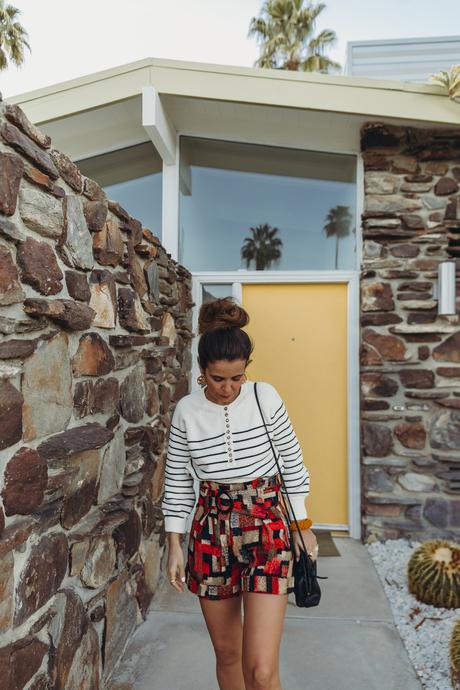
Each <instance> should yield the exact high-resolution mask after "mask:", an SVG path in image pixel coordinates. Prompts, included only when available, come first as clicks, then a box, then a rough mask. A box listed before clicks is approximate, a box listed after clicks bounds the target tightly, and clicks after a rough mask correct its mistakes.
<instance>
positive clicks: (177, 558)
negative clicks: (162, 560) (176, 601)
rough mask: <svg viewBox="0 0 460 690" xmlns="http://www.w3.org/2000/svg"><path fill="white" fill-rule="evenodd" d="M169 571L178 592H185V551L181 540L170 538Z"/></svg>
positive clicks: (171, 581) (170, 578) (170, 579)
mask: <svg viewBox="0 0 460 690" xmlns="http://www.w3.org/2000/svg"><path fill="white" fill-rule="evenodd" d="M167 572H168V577H169V581H170V583H171V585H172V586H173V587H174V589H177V591H178V592H183V591H184V589H185V584H184V582H185V568H184V553H183V551H182V546H181V544H180V542H179V541H176V540H174V541H173V540H170V542H169V553H168V567H167ZM182 578H183V579H182Z"/></svg>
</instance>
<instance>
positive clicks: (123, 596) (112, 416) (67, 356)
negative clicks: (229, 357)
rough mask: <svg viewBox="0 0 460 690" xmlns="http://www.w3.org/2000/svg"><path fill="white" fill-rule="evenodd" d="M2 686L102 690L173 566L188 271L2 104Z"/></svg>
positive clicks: (187, 363)
mask: <svg viewBox="0 0 460 690" xmlns="http://www.w3.org/2000/svg"><path fill="white" fill-rule="evenodd" d="M0 305H1V314H0V332H1V334H2V339H1V343H0V372H1V376H0V469H1V473H2V486H1V497H2V506H0V554H1V559H0V581H1V592H2V606H1V608H0V665H1V668H2V686H3V687H5V688H8V689H9V690H16V689H17V690H19V689H20V688H23V687H24V686H25V685H26V684H27V683H31V684H30V686H28V687H33V688H37V689H38V688H45V687H48V683H50V687H51V686H52V687H53V688H56V689H58V688H64V687H66V688H76V687H78V688H80V689H81V690H83V689H85V690H97V689H98V688H102V687H103V685H105V684H106V682H107V680H108V679H109V678H110V675H111V673H112V672H113V669H114V667H115V665H116V663H117V661H118V660H119V658H120V656H121V654H122V651H123V649H124V647H125V645H126V643H127V640H128V638H129V636H130V635H131V633H132V631H133V630H134V629H135V628H136V626H137V625H139V624H140V623H141V622H142V620H143V619H144V618H145V616H146V613H147V609H148V606H149V603H150V601H151V598H152V595H153V593H154V592H155V590H156V588H157V586H158V582H159V578H160V577H161V564H162V556H163V554H164V552H165V549H164V543H165V531H164V523H163V516H162V512H161V510H160V507H159V506H160V503H161V497H162V492H163V481H164V463H165V453H166V441H167V430H168V429H169V424H170V419H171V416H172V412H173V410H174V406H175V403H176V401H177V400H178V399H179V398H181V397H182V396H183V395H185V394H186V393H187V392H188V390H189V372H190V367H191V358H190V349H189V345H190V340H191V338H192V330H191V323H192V315H191V307H192V306H193V302H192V300H191V274H190V273H189V271H187V270H186V269H185V268H184V267H183V266H181V265H179V264H177V263H176V262H175V261H173V260H171V258H170V255H168V254H167V253H166V252H165V250H164V248H163V247H162V246H161V244H160V242H159V240H158V238H157V237H155V236H154V235H153V234H152V233H151V232H150V230H148V229H147V228H144V227H142V224H141V223H140V222H139V221H137V220H136V219H134V218H131V217H130V215H129V214H128V213H127V212H126V211H125V210H124V209H123V208H122V207H121V206H120V205H119V204H117V203H113V202H111V201H109V200H107V198H106V196H105V194H104V192H103V191H102V190H101V188H100V187H99V186H98V185H97V184H96V183H95V182H94V181H92V180H90V179H89V178H85V177H83V176H82V175H81V174H80V172H79V170H78V168H77V167H76V166H75V165H74V164H73V163H72V161H71V160H70V159H69V158H68V157H67V156H66V155H65V154H63V153H62V152H60V151H57V150H55V149H53V147H52V142H51V140H50V138H49V137H48V136H46V135H44V134H43V133H41V132H40V131H39V130H38V129H37V128H36V127H35V126H34V125H33V124H32V123H30V122H29V121H28V120H27V119H26V117H25V115H24V113H23V112H22V111H21V110H20V109H19V108H18V107H17V106H12V105H10V104H8V103H5V102H2V103H0Z"/></svg>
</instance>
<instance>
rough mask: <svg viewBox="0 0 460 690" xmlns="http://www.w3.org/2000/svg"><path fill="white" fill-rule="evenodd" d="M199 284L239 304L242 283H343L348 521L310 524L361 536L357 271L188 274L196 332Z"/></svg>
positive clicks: (194, 360)
mask: <svg viewBox="0 0 460 690" xmlns="http://www.w3.org/2000/svg"><path fill="white" fill-rule="evenodd" d="M203 283H213V284H225V285H231V294H232V296H233V297H234V298H235V299H237V300H238V302H239V303H241V300H242V284H243V283H344V284H346V285H347V286H348V301H347V310H348V314H347V334H348V342H347V346H348V347H347V379H348V396H347V398H348V399H347V432H348V443H347V460H348V462H347V466H348V519H349V524H348V525H343V524H331V523H315V524H314V527H317V528H319V529H320V528H323V529H332V530H349V534H350V537H352V538H353V539H361V511H360V506H361V480H360V434H359V429H360V426H359V425H360V413H359V271H246V270H238V271H200V272H196V273H192V299H193V301H194V302H195V307H194V309H193V333H194V334H197V333H198V313H199V308H200V306H201V296H202V285H203ZM197 356H198V338H197V337H195V338H193V339H192V373H191V376H192V390H196V389H197V388H198V384H197V383H196V379H197V376H198V375H199V373H200V371H199V368H198V362H197Z"/></svg>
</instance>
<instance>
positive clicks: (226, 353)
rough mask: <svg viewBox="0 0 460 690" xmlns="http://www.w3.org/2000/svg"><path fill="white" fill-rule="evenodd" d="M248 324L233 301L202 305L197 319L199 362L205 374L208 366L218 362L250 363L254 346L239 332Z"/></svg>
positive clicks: (247, 315) (217, 301) (227, 300)
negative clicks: (235, 361)
mask: <svg viewBox="0 0 460 690" xmlns="http://www.w3.org/2000/svg"><path fill="white" fill-rule="evenodd" d="M247 323H249V314H248V313H247V311H246V310H245V309H243V307H241V306H240V305H239V304H237V303H236V302H235V301H234V300H233V297H224V298H222V299H216V300H214V301H212V302H203V304H202V305H201V307H200V313H199V316H198V333H199V334H200V336H201V337H200V340H199V343H198V361H199V363H200V367H201V368H202V369H203V371H205V369H206V367H207V366H208V364H209V362H215V361H217V360H218V359H227V360H234V359H244V360H246V364H248V363H249V361H250V359H249V358H250V356H251V353H252V351H253V349H254V345H253V343H252V341H251V338H250V337H249V336H248V334H247V333H246V332H245V331H243V330H242V328H243V326H246V324H247Z"/></svg>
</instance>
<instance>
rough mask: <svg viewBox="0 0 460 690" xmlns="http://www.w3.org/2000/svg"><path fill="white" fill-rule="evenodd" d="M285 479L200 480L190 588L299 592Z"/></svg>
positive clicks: (224, 593)
mask: <svg viewBox="0 0 460 690" xmlns="http://www.w3.org/2000/svg"><path fill="white" fill-rule="evenodd" d="M279 492H280V478H279V475H278V474H276V475H274V476H272V477H259V478H257V479H253V480H252V481H247V482H239V483H231V484H222V483H220V482H214V481H210V480H202V481H200V492H199V497H198V503H197V505H196V509H195V513H194V515H193V518H192V523H191V529H190V536H189V541H188V546H187V563H186V567H185V576H186V582H187V586H188V588H189V590H190V591H191V592H193V593H194V594H197V595H198V596H200V597H205V598H207V599H227V598H229V597H234V596H238V595H239V594H240V593H241V591H246V592H263V593H267V594H289V593H290V592H293V591H294V576H293V565H294V554H293V552H292V550H291V545H290V540H289V524H288V519H287V516H286V512H285V508H284V506H283V505H282V504H281V503H280V502H279V500H278V498H279Z"/></svg>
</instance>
